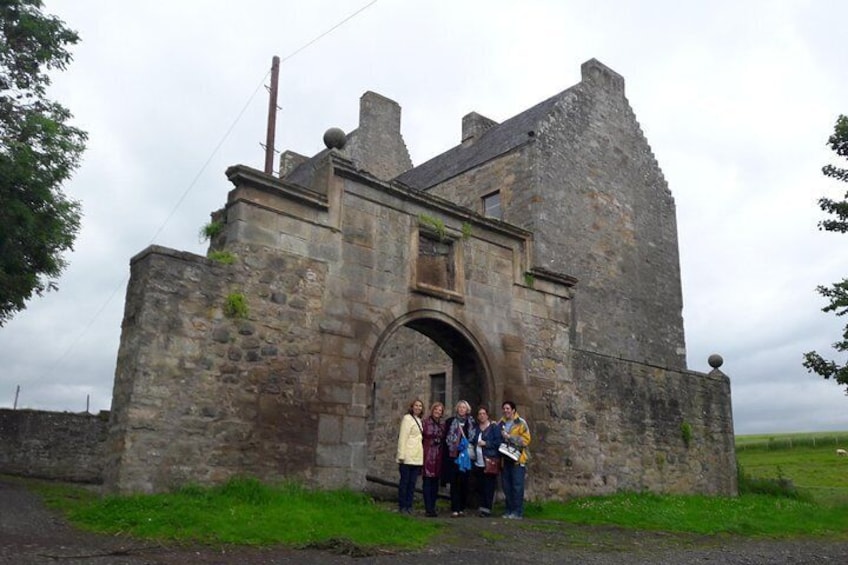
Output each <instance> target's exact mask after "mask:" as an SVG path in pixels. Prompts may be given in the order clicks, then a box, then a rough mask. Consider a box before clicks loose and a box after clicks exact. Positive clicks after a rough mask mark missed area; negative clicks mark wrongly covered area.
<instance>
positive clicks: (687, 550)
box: [0, 479, 848, 565]
mask: <svg viewBox="0 0 848 565" xmlns="http://www.w3.org/2000/svg"><path fill="white" fill-rule="evenodd" d="M398 519H399V520H400V519H408V518H401V517H398ZM417 519H420V520H425V519H426V518H417ZM437 520H440V521H442V522H443V523H444V524H445V526H446V527H445V528H444V531H443V533H442V534H441V535H440V536H439V538H438V539H436V540H434V542H433V543H431V544H430V546H429V547H428V548H427V549H424V550H421V551H418V552H414V553H379V554H376V555H357V548H355V547H348V546H345V544H343V543H340V544H336V545H334V546H332V547H326V548H320V549H302V550H295V549H288V548H279V547H275V548H268V549H251V548H242V547H229V546H228V547H210V546H185V545H173V544H160V543H157V542H151V541H148V540H136V539H132V538H127V537H122V536H105V535H97V534H90V533H86V532H81V531H79V530H76V529H74V528H72V527H70V526H69V525H68V524H67V523H66V522H65V521H64V520H63V519H62V518H61V517H60V516H58V515H57V514H56V513H54V512H52V511H50V510H48V509H46V508H45V507H44V505H43V504H42V503H41V501H40V499H39V497H38V496H36V495H33V494H31V493H30V492H28V491H27V490H25V489H24V488H23V487H22V486H20V485H18V484H14V483H9V482H3V481H2V479H0V563H10V564H15V565H33V564H39V565H40V564H48V563H49V564H62V565H64V564H74V565H76V564H80V565H82V564H85V565H141V564H145V565H154V564H162V565H175V564H180V565H193V564H195V563H197V564H213V563H214V564H231V563H237V564H246V565H258V564H269V565H270V564H277V563H299V564H305V565H310V564H317V563H356V564H357V565H365V564H385V565H388V564H397V565H414V564H421V565H424V564H426V565H434V564H435V563H468V564H472V563H473V564H478V563H485V564H486V565H507V564H508V565H515V564H517V563H526V562H532V563H534V564H549V563H550V564H553V563H585V564H588V565H631V564H647V563H651V564H658V565H663V564H669V565H689V564H699V565H703V564H710V563H715V564H721V565H743V564H744V565H750V564H769V565H775V564H817V563H826V564H830V565H842V564H846V563H848V540H846V541H823V540H810V539H804V540H790V541H786V540H781V541H772V540H750V539H746V538H737V537H703V536H691V535H677V534H666V533H657V532H651V533H645V532H631V531H628V530H621V529H618V528H607V527H582V526H573V525H568V524H560V523H556V522H545V521H537V520H523V521H521V522H514V521H506V520H501V519H482V518H471V517H468V518H461V519H451V518H438V519H437Z"/></svg>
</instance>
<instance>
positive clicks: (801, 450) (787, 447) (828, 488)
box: [736, 432, 848, 511]
mask: <svg viewBox="0 0 848 565" xmlns="http://www.w3.org/2000/svg"><path fill="white" fill-rule="evenodd" d="M736 444H737V448H736V459H737V461H738V462H739V464H740V465H741V466H742V468H743V469H744V470H745V473H746V474H747V475H749V476H750V477H755V478H759V479H777V478H785V479H788V480H790V481H791V482H792V484H793V485H794V486H795V487H796V488H797V489H798V490H799V491H801V492H803V493H807V494H809V495H810V496H811V497H812V498H813V499H814V500H815V501H817V502H818V503H820V504H822V505H841V506H848V457H839V456H837V455H836V449H837V448H840V447H841V448H843V449H845V448H846V446H848V433H846V432H820V433H817V434H814V433H811V434H772V435H768V436H738V437H737V438H736ZM846 511H848V510H846Z"/></svg>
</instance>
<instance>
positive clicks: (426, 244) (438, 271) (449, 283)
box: [418, 234, 456, 290]
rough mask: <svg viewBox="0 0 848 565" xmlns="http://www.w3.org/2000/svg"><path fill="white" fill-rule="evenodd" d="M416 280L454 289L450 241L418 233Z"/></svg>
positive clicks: (454, 273)
mask: <svg viewBox="0 0 848 565" xmlns="http://www.w3.org/2000/svg"><path fill="white" fill-rule="evenodd" d="M418 282H420V283H424V284H427V285H430V286H434V287H438V288H443V289H446V290H455V285H456V267H455V259H454V254H453V242H452V241H441V240H438V239H434V238H431V237H429V236H428V235H425V234H420V235H419V238H418Z"/></svg>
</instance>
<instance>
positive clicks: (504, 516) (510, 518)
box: [501, 514, 515, 520]
mask: <svg viewBox="0 0 848 565" xmlns="http://www.w3.org/2000/svg"><path fill="white" fill-rule="evenodd" d="M501 518H503V519H504V520H512V519H513V518H515V515H514V514H504V515H503V516H501Z"/></svg>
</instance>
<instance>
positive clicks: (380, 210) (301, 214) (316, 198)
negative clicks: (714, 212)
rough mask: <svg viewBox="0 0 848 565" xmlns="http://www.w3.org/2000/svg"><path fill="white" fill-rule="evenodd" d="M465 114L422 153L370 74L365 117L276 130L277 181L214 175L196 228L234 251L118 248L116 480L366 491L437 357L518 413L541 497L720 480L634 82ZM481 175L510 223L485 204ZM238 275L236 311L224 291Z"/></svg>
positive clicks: (724, 443)
mask: <svg viewBox="0 0 848 565" xmlns="http://www.w3.org/2000/svg"><path fill="white" fill-rule="evenodd" d="M463 130H464V131H463V138H462V142H461V144H460V145H458V146H457V147H456V148H454V149H452V150H449V151H447V152H446V153H444V154H443V155H441V156H439V157H437V158H435V159H433V160H431V161H430V162H428V163H424V164H422V165H420V166H419V167H416V168H411V167H412V165H411V162H410V160H409V155H408V152H407V151H406V147H405V144H404V142H403V138H402V136H401V134H400V107H399V106H398V105H397V104H396V103H394V102H393V101H391V100H388V99H386V98H384V97H382V96H379V95H377V94H374V93H366V94H365V95H364V96H363V99H362V104H361V112H360V125H359V128H358V129H357V130H355V131H354V132H351V133H350V134H348V135H347V136H344V135H342V134H340V133H339V132H335V133H332V134H331V133H329V132H328V135H327V136H326V138H327V140H328V145H329V146H328V149H327V150H326V151H322V152H321V153H319V154H318V155H316V156H314V157H312V158H307V157H305V156H302V155H297V154H295V153H292V152H286V153H285V154H284V155H283V157H282V159H281V170H282V178H275V177H273V176H270V175H265V174H263V173H261V172H259V171H255V170H252V169H249V168H247V167H242V166H238V167H231V168H230V169H229V170H228V171H227V174H228V177H229V179H230V181H231V182H232V183H233V185H234V189H233V190H232V191H231V192H230V193H229V195H228V197H227V203H226V206H225V208H224V209H222V210H221V211H218V212H216V213H215V214H214V215H213V217H214V218H216V219H217V220H219V221H220V222H221V224H222V227H223V230H222V232H221V234H220V235H218V236H216V237H215V238H214V240H213V241H212V245H211V248H212V249H214V250H219V251H227V252H229V253H231V254H232V255H233V256H234V257H235V261H234V263H233V264H232V265H224V264H220V263H218V262H215V261H212V260H210V259H206V258H204V257H199V256H195V255H191V254H187V253H182V252H178V251H173V250H168V249H163V248H158V247H152V248H149V249H147V250H145V251H143V252H142V253H140V254H139V255H137V256H136V257H134V258H133V260H132V276H131V279H130V284H129V287H128V290H127V303H126V309H125V316H124V321H123V326H122V339H121V348H120V351H119V356H118V365H117V369H116V377H115V389H114V398H113V411H112V420H111V422H110V433H109V440H108V445H107V454H108V455H107V461H106V470H105V477H104V479H105V484H106V486H107V488H108V489H110V490H113V491H124V492H127V491H143V492H150V491H157V490H163V489H167V488H169V487H171V486H175V485H179V484H183V483H185V482H188V481H200V482H207V483H213V482H219V481H221V480H224V479H226V478H227V477H229V476H232V475H234V474H239V473H249V474H253V475H256V476H259V477H261V478H263V479H267V480H278V479H280V478H282V477H296V478H300V479H302V480H306V481H308V482H311V483H314V484H321V485H325V486H333V485H349V486H353V487H355V488H363V487H364V486H365V476H366V474H367V473H369V472H370V473H375V472H376V473H382V474H385V473H389V472H393V471H392V470H393V469H395V465H394V461H393V457H394V442H393V440H394V438H393V435H394V433H396V432H395V430H396V426H397V421H398V419H399V417H400V414H401V413H402V411H403V409H404V408H405V406H406V404H407V403H408V402H409V400H410V399H411V398H412V397H415V396H420V397H422V398H424V399H425V400H426V399H427V398H428V394H429V392H430V389H429V386H430V385H429V382H428V381H427V378H428V377H427V370H428V367H429V366H430V365H439V364H448V365H449V367H448V368H447V373H448V374H449V375H450V379H451V383H452V385H451V386H452V388H451V390H450V391H448V392H447V398H448V399H449V400H450V401H456V400H458V399H459V398H467V399H468V400H470V401H472V403H474V404H477V403H481V402H483V403H486V404H489V405H491V406H494V407H496V406H498V405H499V403H500V401H501V400H502V399H504V398H512V399H514V400H515V401H516V402H517V403H518V404H519V411H520V412H521V413H522V415H524V416H525V417H526V418H527V419H528V420H529V421H530V423H531V428H532V430H533V433H534V442H533V446H532V453H533V458H532V460H531V463H530V471H529V474H528V481H529V483H528V487H529V488H528V490H529V493H530V495H531V496H545V497H564V496H569V495H574V494H589V493H606V492H614V491H616V490H620V489H635V490H642V489H647V490H653V491H659V492H704V493H722V494H731V493H735V491H736V484H735V461H734V454H733V426H732V413H731V406H730V390H729V384H728V380H727V377H726V376H724V375H723V374H722V373H721V372H720V371H717V370H716V371H713V372H712V373H710V374H709V375H705V374H702V373H695V372H691V371H688V370H687V369H686V367H685V349H684V338H683V324H682V315H681V310H682V300H681V292H680V274H679V263H678V255H677V234H676V225H675V221H676V220H675V212H674V201H673V198H672V197H671V193H670V192H669V190H668V187H667V186H666V184H665V181H664V179H663V177H662V173H661V171H660V170H659V167H658V166H657V164H656V161H655V159H654V157H653V154H652V153H651V151H650V147H649V146H648V145H647V142H646V141H645V139H644V136H643V135H642V132H641V129H640V128H639V125H638V123H637V122H636V120H635V117H634V116H633V113H632V110H630V107H629V104H628V103H627V100H626V98H625V97H624V82H623V79H621V77H620V76H618V75H617V74H615V73H614V72H612V71H611V70H609V69H607V68H606V67H604V66H603V65H601V64H600V63H598V62H597V61H590V62H587V63H586V64H584V66H583V80H582V81H581V82H580V83H579V84H578V85H576V86H574V87H572V88H571V89H569V90H567V91H565V92H563V93H561V94H559V95H557V96H554V97H552V98H551V99H549V100H547V101H544V102H542V103H540V104H539V105H537V106H535V107H534V108H531V109H529V110H527V111H526V112H523V113H521V114H519V115H518V116H515V117H514V118H511V119H510V120H507V121H505V122H503V123H502V124H497V123H496V122H494V121H492V120H489V119H487V118H484V117H482V116H480V115H479V114H470V115H469V116H466V118H465V119H464V127H463ZM495 191H497V192H498V193H499V194H500V197H501V203H502V208H503V221H501V220H498V219H494V218H488V217H485V216H484V215H483V209H482V204H481V202H482V198H483V197H484V196H486V195H489V194H492V193H493V192H495ZM235 295H240V296H243V297H244V298H245V299H246V302H247V306H248V313H247V315H246V317H245V318H237V317H231V316H228V315H226V313H225V312H226V304H227V302H228V300H229V299H231V298H232V297H233V296H235ZM412 336H418V337H415V338H413V337H412ZM436 349H438V352H436ZM405 351H406V352H408V357H407V358H406V359H405V358H404V352H405ZM405 363H406V366H405ZM684 428H686V429H687V430H691V433H688V432H687V433H683V431H682V430H683V429H684ZM391 476H393V475H391Z"/></svg>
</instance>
